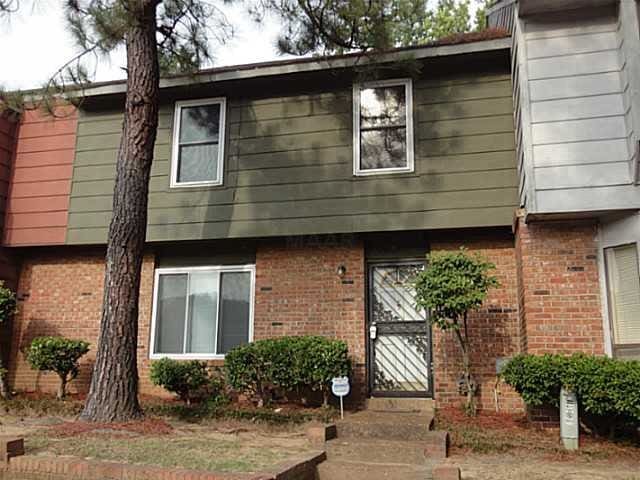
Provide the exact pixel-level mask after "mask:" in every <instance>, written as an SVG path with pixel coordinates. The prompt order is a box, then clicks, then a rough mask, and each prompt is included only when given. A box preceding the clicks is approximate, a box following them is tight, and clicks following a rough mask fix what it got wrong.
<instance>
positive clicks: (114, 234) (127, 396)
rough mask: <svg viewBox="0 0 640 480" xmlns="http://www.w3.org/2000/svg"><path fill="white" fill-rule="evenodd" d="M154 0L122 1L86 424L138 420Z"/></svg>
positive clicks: (154, 96) (153, 126)
mask: <svg viewBox="0 0 640 480" xmlns="http://www.w3.org/2000/svg"><path fill="white" fill-rule="evenodd" d="M157 3H158V0H139V1H136V2H128V5H129V7H130V11H129V15H130V16H131V19H132V20H130V21H131V23H132V25H131V26H130V27H129V30H128V31H127V34H126V48H127V69H128V74H127V94H126V100H125V117H124V124H123V128H122V139H121V141H120V149H119V151H118V162H117V167H116V184H115V189H114V195H113V217H112V220H111V224H110V225H109V235H108V238H107V255H106V266H105V283H104V299H103V305H102V319H101V322H100V337H99V340H98V351H97V355H96V363H95V366H94V369H93V376H92V378H91V387H90V389H89V395H88V397H87V402H86V404H85V407H84V410H83V411H82V414H81V416H80V419H81V420H84V421H92V422H124V421H129V420H133V419H137V418H140V417H141V416H142V409H141V408H140V405H139V403H138V367H137V343H138V297H139V291H140V271H141V268H142V257H143V253H144V243H145V236H146V226H147V202H148V192H149V174H150V171H151V162H152V159H153V148H154V145H155V141H156V133H157V128H158V94H159V81H160V80H159V68H158V51H157V44H156V7H157Z"/></svg>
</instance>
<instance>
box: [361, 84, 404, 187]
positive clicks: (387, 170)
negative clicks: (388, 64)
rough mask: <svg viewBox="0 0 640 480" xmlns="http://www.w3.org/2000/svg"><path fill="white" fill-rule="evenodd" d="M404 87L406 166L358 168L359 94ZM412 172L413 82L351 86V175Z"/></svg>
mask: <svg viewBox="0 0 640 480" xmlns="http://www.w3.org/2000/svg"><path fill="white" fill-rule="evenodd" d="M399 85H403V86H404V93H405V115H406V119H405V126H406V129H407V152H406V158H407V166H406V167H391V168H374V169H365V170H363V169H361V168H360V92H361V90H363V89H365V88H376V87H393V86H399ZM413 171H414V153H413V81H412V80H411V79H410V78H399V79H392V80H381V81H376V82H362V83H355V84H354V85H353V175H354V176H356V177H364V176H368V175H382V174H386V173H412V172H413Z"/></svg>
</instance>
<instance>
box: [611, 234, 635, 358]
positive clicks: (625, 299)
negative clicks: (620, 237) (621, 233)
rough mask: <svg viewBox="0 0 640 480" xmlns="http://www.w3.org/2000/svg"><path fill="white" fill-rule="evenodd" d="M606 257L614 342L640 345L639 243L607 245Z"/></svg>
mask: <svg viewBox="0 0 640 480" xmlns="http://www.w3.org/2000/svg"><path fill="white" fill-rule="evenodd" d="M605 256H606V265H607V287H608V290H609V292H608V294H609V309H610V312H611V322H612V328H613V337H614V343H615V344H616V345H630V344H640V272H639V270H638V251H637V247H636V244H630V245H622V246H619V247H612V248H606V249H605Z"/></svg>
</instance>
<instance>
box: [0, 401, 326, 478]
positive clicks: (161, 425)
mask: <svg viewBox="0 0 640 480" xmlns="http://www.w3.org/2000/svg"><path fill="white" fill-rule="evenodd" d="M141 402H142V406H143V408H144V410H145V419H144V420H142V421H137V422H130V423H124V424H94V423H85V422H79V421H76V420H75V418H76V417H77V415H78V414H79V413H80V411H81V410H82V406H83V399H82V398H77V397H70V398H68V399H66V400H65V401H60V400H56V399H55V398H54V397H51V396H47V395H35V394H31V395H25V394H21V395H18V396H15V397H14V398H13V399H12V400H9V401H0V416H2V414H3V413H6V416H4V418H3V421H2V422H0V424H2V425H4V427H7V428H9V430H11V429H13V430H14V431H17V432H20V434H23V435H24V436H25V447H26V450H27V454H30V455H32V454H35V455H51V456H73V457H80V458H88V459H94V460H103V461H105V460H106V461H118V462H123V463H129V464H143V465H154V466H159V467H167V468H171V467H179V468H189V469H195V470H208V471H218V472H237V473H246V472H260V471H263V470H264V469H265V468H267V467H271V466H274V465H276V464H278V463H281V462H283V461H284V460H286V459H287V458H290V457H292V456H295V455H298V454H300V453H302V452H305V451H307V450H308V448H309V447H308V444H307V442H306V438H305V437H304V435H303V434H301V429H300V428H299V425H300V424H303V423H305V422H309V421H313V420H316V421H317V420H321V421H323V420H327V419H329V418H332V417H334V416H335V411H334V410H330V409H303V408H299V407H295V406H287V405H282V406H278V405H276V406H273V407H270V408H254V407H250V406H247V405H238V404H231V403H226V402H217V403H216V402H204V403H200V404H194V405H190V406H187V405H185V404H183V403H181V402H177V401H168V400H159V399H152V398H145V397H143V398H141ZM25 420H26V422H25Z"/></svg>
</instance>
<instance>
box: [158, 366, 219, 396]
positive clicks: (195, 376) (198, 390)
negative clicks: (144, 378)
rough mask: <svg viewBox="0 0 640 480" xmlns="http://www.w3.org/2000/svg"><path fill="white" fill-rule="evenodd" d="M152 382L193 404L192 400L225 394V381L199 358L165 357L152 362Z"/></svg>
mask: <svg viewBox="0 0 640 480" xmlns="http://www.w3.org/2000/svg"><path fill="white" fill-rule="evenodd" d="M150 378H151V382H152V383H153V384H154V385H158V386H160V387H163V388H164V389H165V390H167V391H169V392H171V393H175V394H176V395H178V397H179V398H180V400H182V401H184V402H186V403H187V405H189V404H191V401H192V400H202V399H205V398H208V397H212V398H218V397H220V396H221V395H223V392H224V381H223V380H222V378H221V377H220V376H216V375H213V374H212V372H210V371H209V369H208V367H207V364H206V363H205V362H199V361H197V360H190V361H184V360H173V359H170V358H163V359H161V360H158V361H155V362H153V363H152V364H151V374H150Z"/></svg>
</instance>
